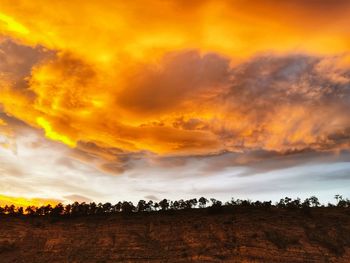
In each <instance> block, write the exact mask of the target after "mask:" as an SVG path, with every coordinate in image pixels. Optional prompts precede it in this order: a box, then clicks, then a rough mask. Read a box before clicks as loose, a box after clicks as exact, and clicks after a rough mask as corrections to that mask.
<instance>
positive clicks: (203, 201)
mask: <svg viewBox="0 0 350 263" xmlns="http://www.w3.org/2000/svg"><path fill="white" fill-rule="evenodd" d="M198 202H199V207H200V208H204V207H205V206H206V205H207V203H208V199H207V198H205V197H201V198H199V200H198Z"/></svg>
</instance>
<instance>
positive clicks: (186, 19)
mask: <svg viewBox="0 0 350 263" xmlns="http://www.w3.org/2000/svg"><path fill="white" fill-rule="evenodd" d="M311 2H313V3H314V4H310V3H309V2H308V3H306V2H305V1H301V0H300V1H293V2H292V3H291V2H289V1H288V2H287V1H285V2H278V3H277V2H276V1H271V0H266V1H251V3H250V4H249V5H248V4H247V2H246V1H241V0H236V1H192V2H191V3H188V2H184V1H150V2H149V3H148V4H147V5H145V4H144V3H143V2H142V1H133V2H125V1H88V2H86V1H52V2H50V3H47V1H40V0H38V1H29V2H28V1H17V2H16V4H14V3H13V1H7V0H1V9H0V12H1V13H0V21H1V23H0V32H1V34H2V35H3V38H4V39H6V40H4V41H5V42H6V41H10V40H11V41H13V45H19V46H21V45H22V46H27V47H31V48H32V49H33V50H37V49H38V47H40V48H41V50H40V51H37V52H38V53H39V54H38V55H37V56H38V57H40V59H38V61H36V62H35V63H32V65H31V66H30V67H29V72H27V74H24V75H23V76H22V79H23V83H21V85H20V84H19V83H18V80H17V79H16V80H11V74H10V73H9V72H7V73H6V74H5V75H6V78H5V77H4V78H3V79H6V80H7V82H6V85H5V84H4V85H1V86H0V91H1V94H2V96H1V97H0V104H1V105H2V107H3V109H4V112H5V113H6V114H8V115H9V116H13V117H15V118H17V119H19V120H22V121H24V122H25V123H27V124H29V125H30V126H32V127H34V128H37V129H39V130H44V133H45V135H46V137H47V138H49V139H51V140H55V141H59V142H62V143H64V144H66V145H68V146H70V147H73V148H74V147H78V148H79V143H92V144H94V145H96V146H98V147H100V148H102V149H108V148H112V149H120V150H121V151H125V152H132V153H137V152H152V153H155V154H160V155H184V156H186V155H196V154H200V155H206V154H214V153H220V152H225V151H233V152H237V151H238V152H240V151H245V150H256V149H264V150H272V151H289V150H300V149H305V148H312V149H323V148H329V147H330V148H332V147H344V142H342V143H340V144H337V143H336V142H334V140H333V139H332V138H333V137H332V136H333V135H334V134H339V133H342V132H344V131H343V130H344V129H343V128H344V127H345V126H346V127H347V125H348V122H347V120H346V118H345V117H344V115H343V114H342V112H343V111H344V108H346V102H345V101H344V100H343V99H342V98H341V96H338V95H339V93H337V94H338V95H336V94H335V93H334V94H333V93H332V91H331V90H329V89H330V88H329V87H330V86H332V85H333V86H337V85H340V86H341V88H340V91H339V92H340V93H341V94H342V96H343V98H344V96H345V97H346V96H348V95H347V88H346V85H347V83H348V82H349V76H348V73H347V70H348V69H347V66H346V64H344V63H343V64H342V66H339V65H340V64H339V61H340V60H342V59H343V58H344V56H345V55H344V54H345V53H347V52H348V49H349V44H350V38H349V34H348V33H349V32H348V24H349V22H350V18H349V16H348V11H349V8H350V5H349V3H348V2H347V1H339V3H338V4H337V5H330V2H329V1H319V3H318V4H316V3H317V2H316V1H311ZM315 5H316V6H317V8H315ZM287 10H288V12H287ZM324 14H327V16H324ZM301 21H302V23H301ZM48 52H51V55H48ZM21 59H24V60H25V58H21ZM8 60H11V58H8ZM12 60H13V59H12ZM18 61H19V59H16V60H15V62H14V63H18V67H21V65H22V64H23V63H24V62H21V61H19V62H18ZM336 65H338V66H336ZM16 74H17V73H16ZM17 75H18V74H17ZM12 77H13V76H12ZM13 78H14V77H13ZM8 79H10V81H8ZM321 82H322V83H321ZM320 87H321V88H320ZM327 96H328V99H327V98H326V97H327ZM327 118H331V119H332V121H331V122H327V121H325V119H327ZM335 144H337V145H335ZM331 145H332V146H331ZM346 147H347V146H346Z"/></svg>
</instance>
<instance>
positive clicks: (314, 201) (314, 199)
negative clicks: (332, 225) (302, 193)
mask: <svg viewBox="0 0 350 263" xmlns="http://www.w3.org/2000/svg"><path fill="white" fill-rule="evenodd" d="M309 200H310V203H311V205H312V206H313V207H318V206H320V202H319V201H318V198H317V197H316V196H311V197H310V198H309Z"/></svg>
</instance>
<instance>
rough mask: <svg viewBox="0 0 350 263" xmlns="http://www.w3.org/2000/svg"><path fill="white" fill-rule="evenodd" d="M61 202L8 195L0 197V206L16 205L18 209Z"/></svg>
mask: <svg viewBox="0 0 350 263" xmlns="http://www.w3.org/2000/svg"><path fill="white" fill-rule="evenodd" d="M58 203H59V201H57V200H49V199H45V198H42V199H41V198H24V197H14V196H7V195H0V206H5V205H14V206H16V207H27V206H37V207H40V206H42V205H48V204H50V205H56V204H58Z"/></svg>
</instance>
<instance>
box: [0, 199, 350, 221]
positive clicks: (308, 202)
mask: <svg viewBox="0 0 350 263" xmlns="http://www.w3.org/2000/svg"><path fill="white" fill-rule="evenodd" d="M335 199H336V204H331V203H328V204H327V205H322V204H321V203H320V202H319V200H318V198H317V197H315V196H311V197H309V198H306V199H305V200H303V201H302V200H301V199H300V198H296V199H292V198H289V197H285V198H282V199H280V201H279V202H276V203H275V204H272V201H263V202H261V201H254V202H253V201H251V200H241V199H234V198H232V199H231V200H230V201H228V202H226V203H222V202H221V201H220V200H217V199H214V198H210V199H207V198H205V197H201V198H199V199H197V198H193V199H188V200H183V199H180V200H177V201H170V200H168V199H163V200H161V201H159V202H154V201H152V200H150V201H145V200H140V201H139V202H138V203H137V204H136V205H134V204H133V203H132V202H128V201H123V202H118V203H116V204H115V205H112V204H111V203H104V204H102V203H98V204H96V203H94V202H91V203H85V202H82V203H79V202H74V203H72V204H67V205H64V204H62V203H59V204H57V205H55V206H52V205H50V204H48V205H44V206H39V207H37V206H28V207H26V208H24V207H16V206H14V205H6V206H4V207H1V206H0V215H9V216H53V217H59V216H88V215H102V214H112V213H126V214H132V213H144V212H153V211H169V210H171V211H175V210H190V209H208V210H209V211H220V210H222V209H225V208H233V207H246V208H273V207H274V208H281V209H303V208H312V207H340V208H350V200H349V199H344V198H343V197H342V196H341V195H335Z"/></svg>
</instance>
